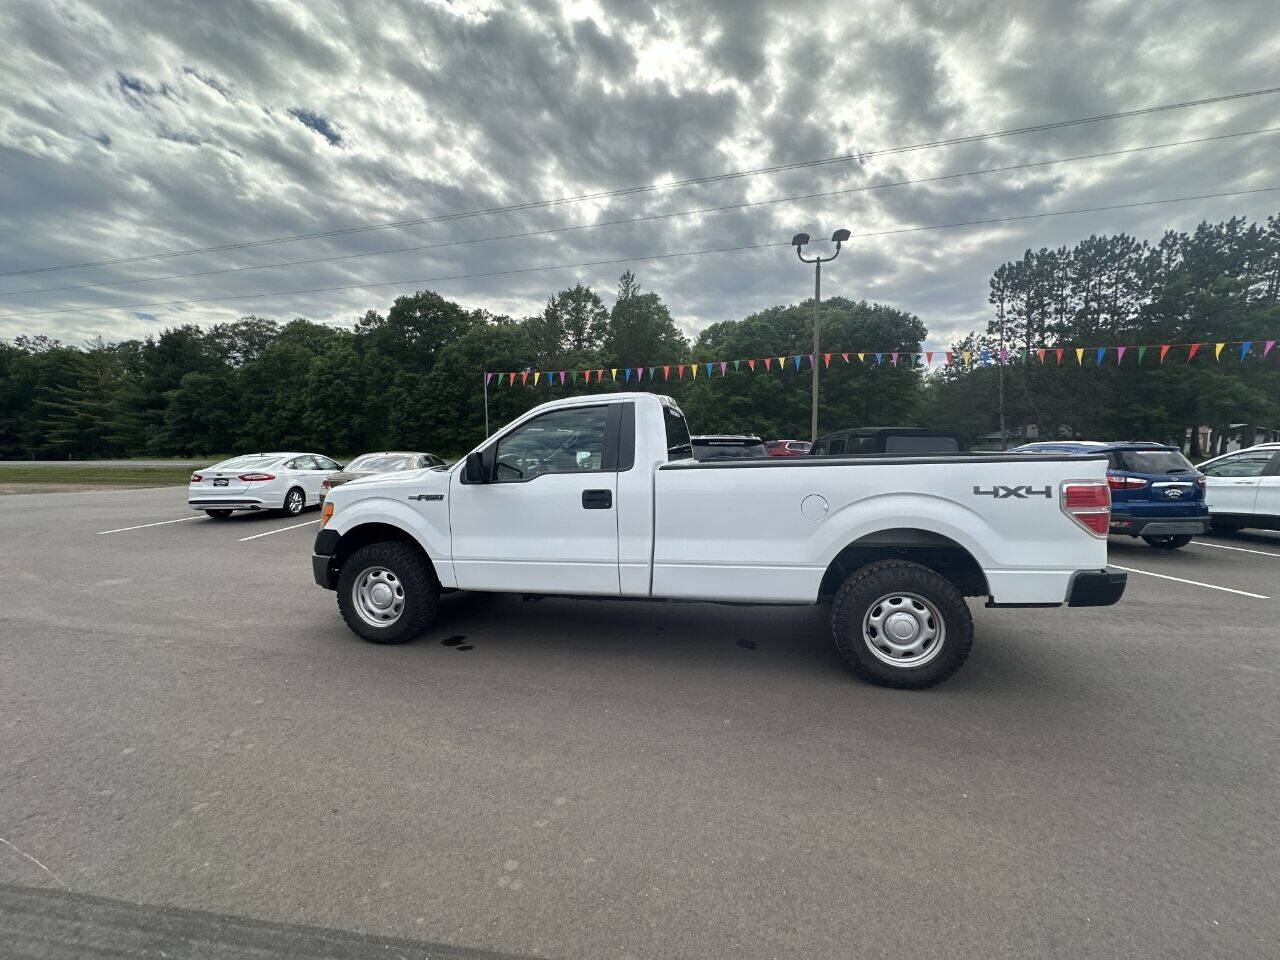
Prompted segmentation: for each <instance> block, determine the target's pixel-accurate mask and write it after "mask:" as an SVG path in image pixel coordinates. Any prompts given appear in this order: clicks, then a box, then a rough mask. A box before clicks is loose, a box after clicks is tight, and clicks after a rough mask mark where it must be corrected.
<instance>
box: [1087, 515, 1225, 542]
mask: <svg viewBox="0 0 1280 960" xmlns="http://www.w3.org/2000/svg"><path fill="white" fill-rule="evenodd" d="M1111 532H1112V533H1122V534H1125V535H1127V536H1130V537H1168V536H1178V535H1180V534H1188V533H1189V534H1191V535H1192V536H1193V537H1194V536H1200V535H1202V534H1205V533H1208V532H1209V517H1208V515H1207V514H1206V515H1205V516H1203V517H1173V518H1158V517H1157V518H1152V519H1146V518H1143V517H1122V518H1119V520H1118V521H1117V518H1115V517H1112V523H1111Z"/></svg>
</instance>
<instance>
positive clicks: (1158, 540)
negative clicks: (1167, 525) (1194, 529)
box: [1142, 533, 1191, 550]
mask: <svg viewBox="0 0 1280 960" xmlns="http://www.w3.org/2000/svg"><path fill="white" fill-rule="evenodd" d="M1142 539H1143V540H1145V541H1147V543H1149V544H1151V546H1153V547H1159V548H1160V549H1161V550H1177V549H1178V548H1179V547H1185V546H1186V545H1187V544H1188V543H1190V542H1191V534H1189V533H1176V534H1174V533H1171V534H1169V535H1167V536H1163V537H1160V536H1155V537H1147V536H1144V537H1143V538H1142Z"/></svg>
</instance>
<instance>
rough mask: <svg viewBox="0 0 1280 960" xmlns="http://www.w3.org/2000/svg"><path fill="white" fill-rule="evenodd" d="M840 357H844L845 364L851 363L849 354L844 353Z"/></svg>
mask: <svg viewBox="0 0 1280 960" xmlns="http://www.w3.org/2000/svg"><path fill="white" fill-rule="evenodd" d="M840 356H842V357H844V362H845V363H848V362H849V355H848V354H847V353H842V354H840Z"/></svg>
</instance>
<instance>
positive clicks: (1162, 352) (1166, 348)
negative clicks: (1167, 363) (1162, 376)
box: [1160, 343, 1169, 363]
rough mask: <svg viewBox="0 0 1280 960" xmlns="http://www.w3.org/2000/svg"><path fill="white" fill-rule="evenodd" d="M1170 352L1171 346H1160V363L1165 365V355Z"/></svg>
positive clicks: (1163, 344) (1164, 344)
mask: <svg viewBox="0 0 1280 960" xmlns="http://www.w3.org/2000/svg"><path fill="white" fill-rule="evenodd" d="M1168 352H1169V345H1168V344H1167V343H1162V344H1160V362H1161V363H1164V355H1165V354H1166V353H1168Z"/></svg>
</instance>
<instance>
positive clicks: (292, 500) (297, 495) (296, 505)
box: [284, 489, 306, 517]
mask: <svg viewBox="0 0 1280 960" xmlns="http://www.w3.org/2000/svg"><path fill="white" fill-rule="evenodd" d="M305 503H306V500H305V498H304V497H303V495H302V491H301V490H297V489H294V490H290V491H289V495H288V496H286V497H285V498H284V509H285V512H286V513H288V514H290V515H291V516H294V517H296V516H298V515H299V514H300V513H302V508H303V506H304V505H305Z"/></svg>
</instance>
